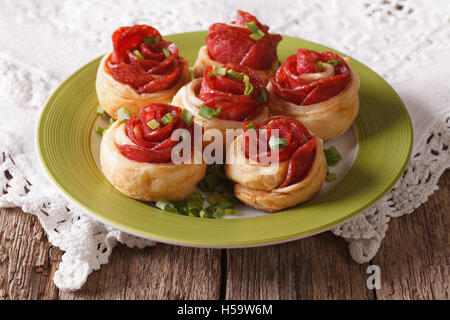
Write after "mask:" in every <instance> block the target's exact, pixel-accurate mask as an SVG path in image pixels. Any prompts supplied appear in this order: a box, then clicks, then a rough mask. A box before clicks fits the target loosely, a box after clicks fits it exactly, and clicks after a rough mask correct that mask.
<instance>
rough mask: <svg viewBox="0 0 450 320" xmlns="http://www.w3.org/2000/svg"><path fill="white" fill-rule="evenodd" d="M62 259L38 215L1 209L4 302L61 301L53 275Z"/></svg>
mask: <svg viewBox="0 0 450 320" xmlns="http://www.w3.org/2000/svg"><path fill="white" fill-rule="evenodd" d="M60 256H61V251H60V250H59V249H58V248H54V247H52V246H51V244H50V243H49V242H48V241H47V240H46V236H45V232H44V230H43V229H42V227H41V225H40V224H39V221H38V219H37V218H36V217H35V216H32V215H29V214H24V213H23V212H22V211H21V210H20V209H18V208H15V209H1V211H0V299H55V298H57V295H58V289H57V288H56V287H55V285H54V284H53V274H54V272H55V271H56V268H57V266H58V263H59V262H58V261H59V259H60Z"/></svg>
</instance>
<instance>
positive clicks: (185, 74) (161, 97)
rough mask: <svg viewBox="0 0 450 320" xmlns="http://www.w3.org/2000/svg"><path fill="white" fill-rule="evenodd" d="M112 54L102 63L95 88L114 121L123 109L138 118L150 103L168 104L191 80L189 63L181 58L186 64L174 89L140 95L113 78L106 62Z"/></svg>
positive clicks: (105, 57) (104, 107) (106, 56)
mask: <svg viewBox="0 0 450 320" xmlns="http://www.w3.org/2000/svg"><path fill="white" fill-rule="evenodd" d="M111 54H112V53H108V54H106V55H105V56H104V57H103V59H102V61H101V62H100V65H99V67H98V71H97V79H96V82H95V88H96V90H97V97H98V102H99V104H100V105H101V106H102V107H103V109H104V110H105V111H106V112H107V113H108V114H109V115H110V116H111V117H113V118H114V119H117V110H119V109H120V108H122V107H126V108H127V109H128V110H129V111H130V112H131V114H134V115H136V116H137V115H138V114H139V110H141V108H142V107H143V106H145V105H147V104H149V103H154V102H161V103H168V102H169V101H170V100H172V98H173V96H174V95H175V94H176V92H177V91H178V90H179V89H180V88H181V87H182V86H184V85H185V84H186V83H188V82H189V81H190V80H191V74H190V71H189V66H188V63H187V61H186V60H185V59H183V58H182V57H180V59H181V60H182V61H183V62H184V68H183V70H182V72H181V75H180V78H179V79H178V81H177V83H176V84H175V85H174V86H173V87H172V88H170V89H168V90H162V91H159V92H154V93H143V94H139V93H137V92H136V90H135V89H134V88H133V87H131V86H130V85H128V84H124V83H121V82H119V81H117V80H115V79H114V78H113V76H112V75H111V73H110V72H109V70H108V67H107V65H106V60H107V59H109V57H110V56H111Z"/></svg>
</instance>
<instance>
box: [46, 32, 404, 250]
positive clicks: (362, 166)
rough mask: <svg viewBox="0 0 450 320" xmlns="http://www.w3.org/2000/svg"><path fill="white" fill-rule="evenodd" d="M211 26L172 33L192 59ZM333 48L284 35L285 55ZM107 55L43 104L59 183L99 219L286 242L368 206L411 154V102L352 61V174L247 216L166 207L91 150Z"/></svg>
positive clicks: (190, 237) (173, 238)
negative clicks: (143, 197)
mask: <svg viewBox="0 0 450 320" xmlns="http://www.w3.org/2000/svg"><path fill="white" fill-rule="evenodd" d="M206 34H207V33H206V32H204V31H201V32H191V33H183V34H175V35H170V36H167V37H165V38H166V39H167V40H169V41H173V42H175V43H176V44H177V45H178V46H179V48H180V53H181V55H182V56H184V57H185V58H186V59H187V60H188V61H189V64H190V65H191V66H192V65H193V64H194V62H195V59H196V57H197V52H198V49H199V48H200V47H201V46H202V45H204V43H205V36H206ZM299 47H302V48H308V49H313V50H317V51H328V50H331V51H333V50H332V49H330V48H327V47H324V46H322V45H319V44H315V43H312V42H309V41H305V40H302V39H297V38H293V37H288V36H284V37H283V41H282V42H281V43H280V46H279V49H278V55H279V58H280V59H281V61H283V60H284V59H285V58H286V57H287V56H289V55H291V54H294V53H295V50H296V48H299ZM99 62H100V58H98V59H95V60H94V61H92V62H90V63H88V64H87V65H85V66H84V67H82V68H81V69H79V70H78V71H77V72H75V73H74V74H73V75H72V76H70V77H69V78H68V79H67V80H65V81H64V82H63V83H62V84H61V86H60V87H59V88H58V89H57V90H56V91H55V93H54V94H53V95H52V96H51V98H50V99H49V101H48V102H47V104H46V106H45V108H44V109H43V111H42V114H41V118H40V120H39V124H38V128H37V149H38V152H39V156H40V159H41V162H42V164H43V167H44V168H45V170H46V171H47V173H48V175H49V176H50V178H51V179H52V180H53V182H54V183H55V184H56V185H57V186H58V187H59V188H60V189H61V190H62V191H63V192H64V193H65V194H66V195H67V196H68V197H69V198H70V199H71V200H73V201H74V202H75V203H76V204H77V205H78V206H79V207H81V208H83V209H85V210H86V211H87V212H88V213H90V214H91V215H92V216H93V217H94V218H96V219H98V220H101V221H102V222H104V223H107V224H109V225H112V226H115V227H117V228H119V229H122V230H124V231H126V232H128V233H130V234H134V235H138V236H142V237H146V238H150V239H153V240H156V241H160V242H166V243H171V244H179V245H187V246H196V247H245V246H258V245H267V244H273V243H279V242H285V241H289V240H294V239H298V238H302V237H306V236H309V235H312V234H316V233H318V232H321V231H324V230H327V229H329V228H330V227H332V226H335V225H337V224H339V223H341V222H343V221H345V220H347V219H349V218H351V217H352V216H354V215H356V214H358V213H359V212H361V211H362V210H364V209H366V208H367V207H369V206H370V205H372V204H373V203H375V202H376V201H377V200H378V199H380V198H381V197H382V196H383V195H384V194H385V193H386V192H387V191H389V190H390V189H391V188H392V187H393V185H394V183H395V182H396V181H397V180H398V178H399V177H400V175H401V174H402V172H403V171H404V169H405V166H406V164H407V162H408V160H409V157H410V153H411V148H412V137H413V134H412V125H411V121H410V118H409V115H408V112H407V110H406V108H405V107H404V105H403V103H402V101H401V100H400V98H399V97H398V95H397V94H396V93H395V92H394V90H393V89H392V88H391V87H390V86H389V84H388V83H386V82H385V81H384V80H383V79H382V78H381V77H380V76H378V75H377V74H376V73H375V72H373V71H372V70H370V69H369V68H368V67H366V66H364V65H363V64H361V63H360V62H358V61H356V60H354V59H351V62H350V65H351V67H352V68H353V70H355V71H356V72H357V73H358V75H359V77H360V79H361V88H360V91H359V95H360V111H359V115H358V117H357V118H356V120H355V126H356V128H357V132H358V140H359V147H358V153H357V156H356V159H355V161H354V163H353V166H352V167H351V169H350V170H349V171H348V172H347V174H346V175H345V177H344V178H343V179H342V180H340V181H339V182H338V183H337V184H336V185H335V186H334V187H333V188H332V189H331V190H330V191H328V192H326V193H325V194H322V195H320V196H318V197H316V198H314V199H312V200H311V201H308V202H306V203H304V204H303V205H300V206H298V207H296V208H292V209H289V210H285V211H281V212H278V213H275V214H268V215H264V216H259V217H252V218H242V219H222V220H215V219H200V218H193V217H188V216H181V215H177V214H172V213H163V212H162V211H160V210H158V209H155V208H152V207H150V206H148V205H146V204H145V203H142V202H140V201H136V200H133V199H130V198H128V197H126V196H124V195H122V194H121V193H120V192H118V191H116V190H115V189H114V188H113V187H112V185H111V184H110V183H109V182H108V181H107V180H106V179H105V178H104V177H103V176H102V173H101V171H100V170H99V169H98V167H97V166H96V164H95V162H94V157H93V155H92V152H91V134H92V130H93V126H94V123H95V121H96V107H97V105H98V101H97V96H96V93H95V77H96V72H97V67H98V64H99Z"/></svg>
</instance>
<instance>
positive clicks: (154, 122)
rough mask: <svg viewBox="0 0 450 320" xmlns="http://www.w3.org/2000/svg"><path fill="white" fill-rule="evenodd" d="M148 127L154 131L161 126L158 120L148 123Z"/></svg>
mask: <svg viewBox="0 0 450 320" xmlns="http://www.w3.org/2000/svg"><path fill="white" fill-rule="evenodd" d="M147 125H148V126H149V127H150V128H152V129H153V130H154V129H156V128H158V127H159V125H160V124H159V122H158V121H157V120H156V119H152V120H151V121H148V122H147Z"/></svg>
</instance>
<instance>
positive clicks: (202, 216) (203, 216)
mask: <svg viewBox="0 0 450 320" xmlns="http://www.w3.org/2000/svg"><path fill="white" fill-rule="evenodd" d="M199 216H200V218H211V215H210V214H209V213H208V212H206V211H205V210H200V212H199Z"/></svg>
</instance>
